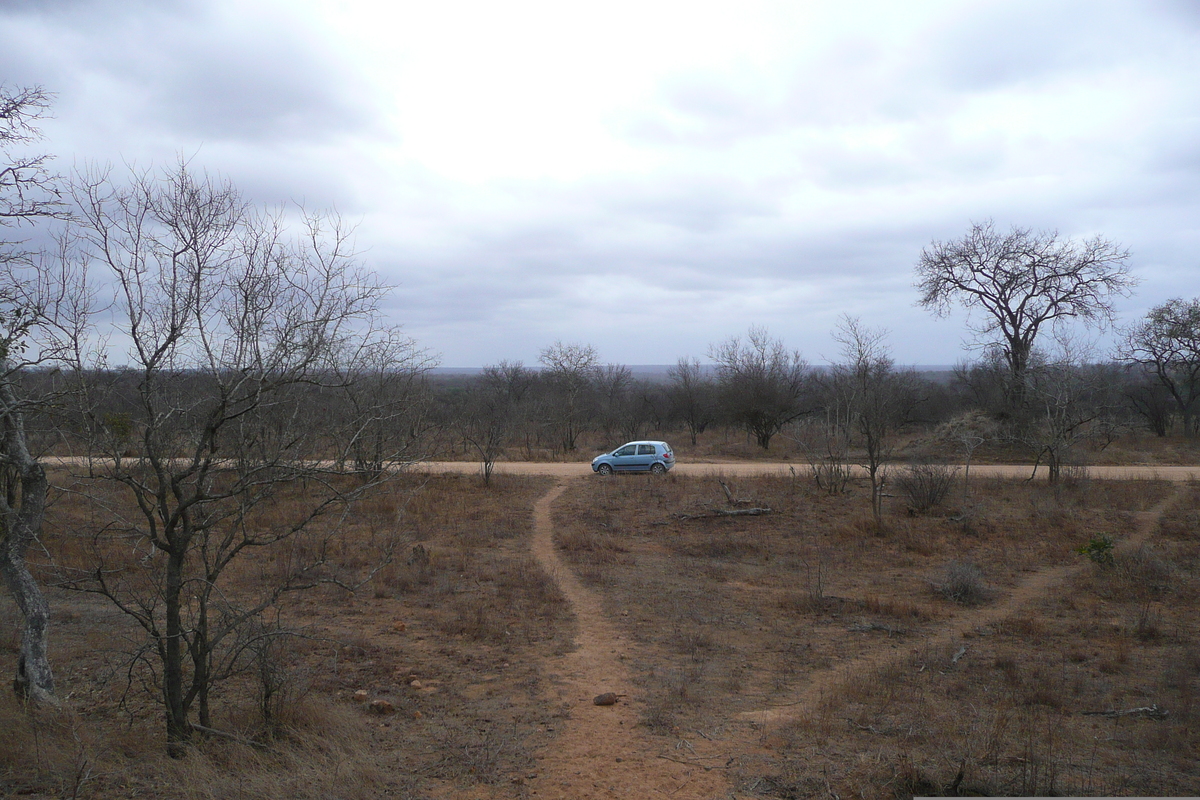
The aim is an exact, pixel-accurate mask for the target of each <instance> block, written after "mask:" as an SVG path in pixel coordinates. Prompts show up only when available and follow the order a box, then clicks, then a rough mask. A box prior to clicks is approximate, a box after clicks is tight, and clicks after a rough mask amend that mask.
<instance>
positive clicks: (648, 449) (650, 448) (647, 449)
mask: <svg viewBox="0 0 1200 800" xmlns="http://www.w3.org/2000/svg"><path fill="white" fill-rule="evenodd" d="M638 455H639V456H652V455H654V445H652V444H639V445H638Z"/></svg>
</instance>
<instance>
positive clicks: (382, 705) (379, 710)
mask: <svg viewBox="0 0 1200 800" xmlns="http://www.w3.org/2000/svg"><path fill="white" fill-rule="evenodd" d="M368 708H370V709H371V713H373V714H392V713H394V712H395V711H396V707H395V706H394V705H392V704H391V703H389V702H388V701H387V700H372V701H371V705H370V706H368Z"/></svg>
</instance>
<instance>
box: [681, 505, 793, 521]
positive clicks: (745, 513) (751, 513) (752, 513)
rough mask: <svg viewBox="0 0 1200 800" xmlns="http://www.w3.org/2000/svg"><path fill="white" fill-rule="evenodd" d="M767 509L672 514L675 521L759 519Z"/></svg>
mask: <svg viewBox="0 0 1200 800" xmlns="http://www.w3.org/2000/svg"><path fill="white" fill-rule="evenodd" d="M770 513H771V509H769V508H765V507H764V508H713V509H709V510H708V511H705V512H704V513H703V514H674V515H673V516H674V517H675V519H707V518H709V517H760V516H762V515H763V514H770Z"/></svg>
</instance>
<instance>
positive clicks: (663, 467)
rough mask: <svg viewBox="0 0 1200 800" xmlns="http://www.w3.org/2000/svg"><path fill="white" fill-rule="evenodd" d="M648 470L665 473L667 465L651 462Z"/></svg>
mask: <svg viewBox="0 0 1200 800" xmlns="http://www.w3.org/2000/svg"><path fill="white" fill-rule="evenodd" d="M650 472H651V473H652V474H654V475H666V474H667V466H666V465H665V464H651V465H650Z"/></svg>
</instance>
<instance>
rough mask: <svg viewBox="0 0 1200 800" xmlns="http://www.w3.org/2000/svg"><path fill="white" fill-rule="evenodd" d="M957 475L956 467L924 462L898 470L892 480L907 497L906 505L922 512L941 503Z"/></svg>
mask: <svg viewBox="0 0 1200 800" xmlns="http://www.w3.org/2000/svg"><path fill="white" fill-rule="evenodd" d="M957 476H958V467H952V466H950V465H948V464H936V463H924V464H911V465H910V466H909V467H908V468H907V469H904V470H900V471H898V472H897V473H896V475H895V477H894V478H893V479H892V480H893V483H895V485H896V487H897V488H898V489H899V490H900V491H901V492H903V493H904V496H905V497H906V498H907V499H908V507H909V508H910V509H912V510H913V511H914V512H916V513H918V514H924V513H925V512H926V511H929V510H930V509H932V508H935V507H937V506H940V505H941V504H942V502H943V501H944V500H945V499H946V496H947V495H948V494H950V490H951V489H952V488H953V487H954V479H955V478H956V477H957Z"/></svg>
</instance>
